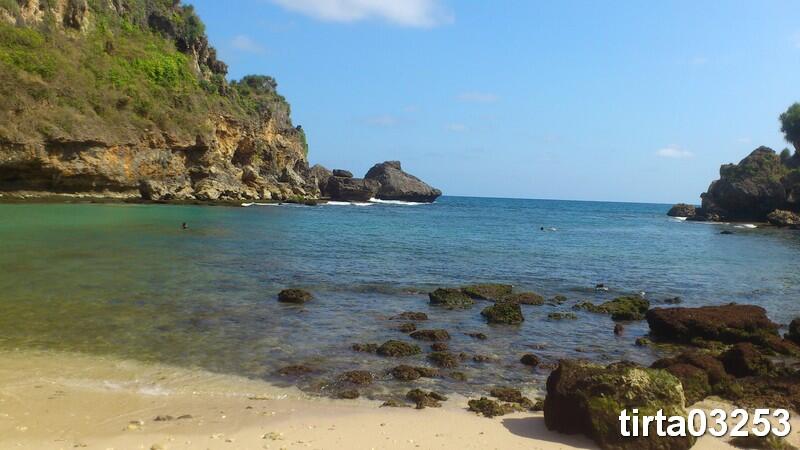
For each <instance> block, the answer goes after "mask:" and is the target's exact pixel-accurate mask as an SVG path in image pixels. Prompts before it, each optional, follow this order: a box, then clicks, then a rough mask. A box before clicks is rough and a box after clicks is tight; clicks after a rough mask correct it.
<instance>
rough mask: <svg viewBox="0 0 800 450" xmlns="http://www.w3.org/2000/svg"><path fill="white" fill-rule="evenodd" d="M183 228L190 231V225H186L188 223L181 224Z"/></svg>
mask: <svg viewBox="0 0 800 450" xmlns="http://www.w3.org/2000/svg"><path fill="white" fill-rule="evenodd" d="M181 228H182V229H184V230H188V229H189V225H186V222H183V223H182V224H181Z"/></svg>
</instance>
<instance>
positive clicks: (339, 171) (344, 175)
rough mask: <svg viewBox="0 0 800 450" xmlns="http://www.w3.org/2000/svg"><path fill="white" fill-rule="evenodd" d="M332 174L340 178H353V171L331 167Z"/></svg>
mask: <svg viewBox="0 0 800 450" xmlns="http://www.w3.org/2000/svg"><path fill="white" fill-rule="evenodd" d="M333 176H334V177H341V178H353V172H350V171H349V170H344V169H333Z"/></svg>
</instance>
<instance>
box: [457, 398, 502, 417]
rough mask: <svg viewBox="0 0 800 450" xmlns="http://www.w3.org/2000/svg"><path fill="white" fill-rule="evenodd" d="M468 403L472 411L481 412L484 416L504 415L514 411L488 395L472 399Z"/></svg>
mask: <svg viewBox="0 0 800 450" xmlns="http://www.w3.org/2000/svg"><path fill="white" fill-rule="evenodd" d="M467 405H468V406H469V410H470V411H473V412H476V413H479V414H481V415H483V416H484V417H496V416H502V415H504V414H508V413H510V412H511V411H512V409H511V408H507V407H504V406H503V405H501V404H500V403H498V402H496V401H494V400H490V399H488V398H486V397H481V398H480V399H479V400H470V401H468V402H467Z"/></svg>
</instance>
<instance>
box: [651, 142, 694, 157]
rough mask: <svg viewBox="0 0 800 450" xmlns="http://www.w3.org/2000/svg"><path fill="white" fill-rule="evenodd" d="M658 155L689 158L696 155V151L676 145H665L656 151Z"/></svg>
mask: <svg viewBox="0 0 800 450" xmlns="http://www.w3.org/2000/svg"><path fill="white" fill-rule="evenodd" d="M656 155H658V156H660V157H662V158H672V159H687V158H692V157H694V153H692V152H690V151H688V150H683V149H681V148H678V146H676V145H670V146H669V147H664V148H662V149H659V150H658V151H656Z"/></svg>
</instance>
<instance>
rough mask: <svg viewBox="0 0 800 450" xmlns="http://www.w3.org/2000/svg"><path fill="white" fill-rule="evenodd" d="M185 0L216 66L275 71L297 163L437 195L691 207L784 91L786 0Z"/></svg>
mask: <svg viewBox="0 0 800 450" xmlns="http://www.w3.org/2000/svg"><path fill="white" fill-rule="evenodd" d="M189 3H191V4H193V5H195V7H196V9H197V11H198V13H199V14H200V16H201V18H202V19H203V20H204V22H205V23H206V28H207V32H208V35H209V37H210V40H211V42H212V44H213V45H214V46H215V47H216V48H217V49H218V51H219V54H220V57H221V58H222V59H223V60H224V61H226V62H227V63H228V65H229V66H230V73H229V75H230V77H231V78H240V77H241V76H244V75H247V74H266V75H272V76H274V77H275V78H276V79H277V81H278V89H279V91H280V93H281V94H283V95H284V96H285V97H286V98H287V100H288V101H289V103H290V104H291V106H292V118H293V120H294V123H295V124H300V125H302V126H303V128H304V129H305V131H306V134H307V138H308V142H309V160H310V162H311V164H315V163H320V164H322V165H324V166H326V167H328V168H346V169H350V170H352V171H353V172H354V173H355V174H357V175H360V174H363V173H365V172H366V171H367V170H368V169H369V167H371V166H372V165H373V164H375V163H377V162H381V161H385V160H400V161H402V162H403V168H404V169H406V170H407V171H409V172H411V173H413V174H415V175H417V176H419V177H420V178H422V179H423V180H425V181H427V182H429V183H430V184H432V185H434V186H436V187H438V188H440V189H442V191H444V193H445V195H467V196H482V197H520V198H549V199H568V200H606V201H632V202H658V203H675V202H691V203H698V202H699V194H700V193H701V192H703V191H705V190H706V188H707V187H708V184H709V183H710V182H711V181H712V180H713V179H716V178H718V175H719V166H720V165H721V164H723V163H729V162H738V161H739V160H741V159H742V158H744V157H745V156H746V155H747V154H748V153H749V152H750V151H752V150H753V149H755V148H756V147H758V146H760V145H766V146H769V147H772V148H773V149H775V150H777V151H780V150H781V149H783V148H784V147H785V146H786V145H787V144H786V143H785V141H784V140H783V136H782V134H781V133H780V125H779V123H778V115H779V114H780V113H781V112H782V111H784V110H785V109H786V108H787V107H788V106H789V105H790V104H791V103H793V102H794V101H800V82H798V74H799V73H800V22H798V21H797V20H796V18H797V17H800V2H797V1H794V0H791V1H789V0H787V1H779V0H767V1H736V0H730V1H724V2H723V1H707V2H698V1H696V0H692V1H669V2H641V1H633V0H621V1H615V2H597V1H589V0H586V1H570V0H565V1H559V2H545V1H528V0H507V1H501V0H498V1H496V2H485V1H479V0H239V1H236V2H233V1H227V2H220V1H219V0H189Z"/></svg>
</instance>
